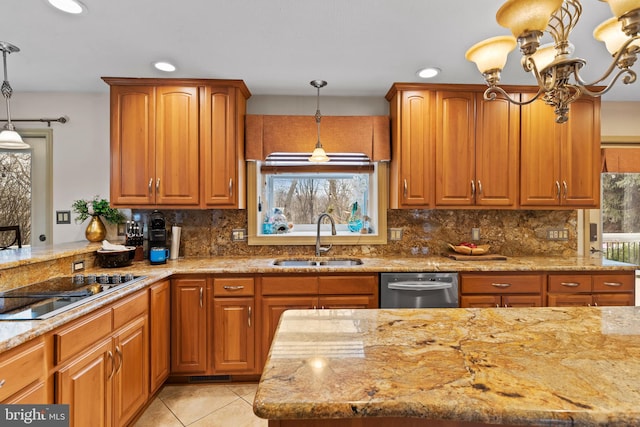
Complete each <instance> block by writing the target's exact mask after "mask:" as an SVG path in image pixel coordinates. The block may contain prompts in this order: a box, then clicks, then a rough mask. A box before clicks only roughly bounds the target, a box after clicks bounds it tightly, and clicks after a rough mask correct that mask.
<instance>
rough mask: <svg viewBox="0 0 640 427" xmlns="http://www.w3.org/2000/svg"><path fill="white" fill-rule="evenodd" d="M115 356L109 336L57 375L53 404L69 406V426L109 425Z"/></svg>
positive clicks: (104, 426) (102, 426)
mask: <svg viewBox="0 0 640 427" xmlns="http://www.w3.org/2000/svg"><path fill="white" fill-rule="evenodd" d="M115 357H116V356H115V354H114V352H113V346H112V343H111V338H110V337H109V338H108V339H107V340H104V341H101V342H100V343H98V344H96V345H95V346H93V347H91V349H90V350H88V351H87V352H85V353H83V354H81V355H80V356H78V357H76V358H75V359H74V360H73V361H72V362H71V363H69V364H68V365H66V366H65V367H63V368H62V369H60V370H59V371H58V373H57V374H56V388H57V390H56V396H57V397H56V403H65V404H68V405H69V418H70V420H69V425H70V427H84V426H96V427H108V426H111V420H112V414H111V412H112V407H111V405H112V399H111V396H112V381H111V378H112V375H113V373H114V371H115V369H116V363H115Z"/></svg>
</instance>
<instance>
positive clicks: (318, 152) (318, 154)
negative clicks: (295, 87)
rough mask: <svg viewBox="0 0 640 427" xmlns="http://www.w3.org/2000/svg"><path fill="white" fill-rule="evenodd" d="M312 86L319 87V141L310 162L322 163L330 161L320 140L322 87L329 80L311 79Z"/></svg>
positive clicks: (317, 114)
mask: <svg viewBox="0 0 640 427" xmlns="http://www.w3.org/2000/svg"><path fill="white" fill-rule="evenodd" d="M310 84H311V86H313V87H315V88H316V89H318V103H317V107H316V125H318V141H317V142H316V148H315V149H314V150H313V153H312V154H311V157H309V161H310V162H314V163H321V162H328V161H329V156H327V153H325V151H324V148H322V143H321V142H320V119H321V118H322V114H320V88H321V87H325V86H326V85H327V82H325V81H324V80H311V82H310Z"/></svg>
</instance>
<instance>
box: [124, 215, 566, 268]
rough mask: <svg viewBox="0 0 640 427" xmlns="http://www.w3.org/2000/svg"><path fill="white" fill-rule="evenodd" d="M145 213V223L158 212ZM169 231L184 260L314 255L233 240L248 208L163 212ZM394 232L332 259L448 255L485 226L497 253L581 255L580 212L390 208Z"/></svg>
mask: <svg viewBox="0 0 640 427" xmlns="http://www.w3.org/2000/svg"><path fill="white" fill-rule="evenodd" d="M135 212H138V213H141V214H142V216H143V219H144V221H145V222H146V217H147V216H148V215H149V214H150V213H151V212H152V211H148V210H141V211H135ZM162 212H163V213H164V215H165V218H166V223H167V229H168V230H169V238H170V237H171V236H170V230H171V226H172V225H179V226H181V227H182V236H181V242H180V256H181V257H182V256H186V257H196V256H247V255H249V256H274V255H275V256H283V255H311V254H313V253H314V250H315V249H314V247H313V246H312V245H306V246H284V245H283V246H249V245H248V244H247V242H246V241H243V242H234V241H232V240H231V234H232V230H233V229H238V228H242V229H246V228H247V211H246V210H163V211H162ZM387 215H388V216H387V222H388V227H389V228H401V229H402V231H403V236H402V239H401V240H399V241H388V243H387V244H386V245H354V246H351V245H334V247H333V248H332V249H331V252H330V253H329V255H333V256H335V255H351V256H376V257H381V256H389V255H393V256H412V255H418V256H421V255H422V254H423V253H428V254H430V255H439V254H443V253H446V252H447V251H448V248H447V244H448V243H454V244H455V243H459V242H463V241H470V240H471V229H472V228H474V227H477V228H480V240H479V241H478V242H477V243H481V244H489V245H491V253H499V254H502V255H506V256H524V255H548V256H563V255H566V256H575V254H576V252H577V235H576V225H577V213H576V211H575V210H557V211H556V210H554V211H525V210H518V211H511V210H389V211H388V212H387ZM549 229H567V230H568V232H569V238H568V240H564V241H551V240H547V238H546V236H547V230H549Z"/></svg>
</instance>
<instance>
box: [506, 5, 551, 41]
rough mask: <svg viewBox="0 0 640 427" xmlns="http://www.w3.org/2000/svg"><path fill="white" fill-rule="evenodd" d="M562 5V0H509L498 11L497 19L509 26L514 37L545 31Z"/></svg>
mask: <svg viewBox="0 0 640 427" xmlns="http://www.w3.org/2000/svg"><path fill="white" fill-rule="evenodd" d="M561 5H562V0H508V1H507V2H506V3H505V4H503V5H502V7H501V8H500V9H499V10H498V13H496V21H498V24H500V25H502V26H503V27H505V28H509V29H510V30H511V32H512V33H513V36H514V37H520V36H521V35H523V34H527V33H530V32H536V31H539V32H543V31H544V30H545V29H546V28H547V25H548V24H549V19H550V18H551V14H552V13H553V12H555V11H556V10H557V9H558V8H559V7H560V6H561Z"/></svg>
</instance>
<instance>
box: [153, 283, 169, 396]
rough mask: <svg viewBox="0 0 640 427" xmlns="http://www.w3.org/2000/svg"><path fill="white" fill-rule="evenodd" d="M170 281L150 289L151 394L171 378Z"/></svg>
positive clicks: (157, 284)
mask: <svg viewBox="0 0 640 427" xmlns="http://www.w3.org/2000/svg"><path fill="white" fill-rule="evenodd" d="M170 290H171V288H170V286H169V281H168V280H165V281H163V282H160V283H156V284H154V285H152V286H151V287H150V289H149V313H150V318H149V329H150V333H149V361H150V364H149V372H150V374H149V375H150V382H149V385H150V387H149V392H150V393H151V394H153V393H155V392H156V390H158V389H159V388H160V386H161V385H162V384H163V383H164V381H165V380H166V379H167V377H168V376H169V369H170V362H169V361H170V358H169V354H170V342H171V338H170V330H171V294H170Z"/></svg>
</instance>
